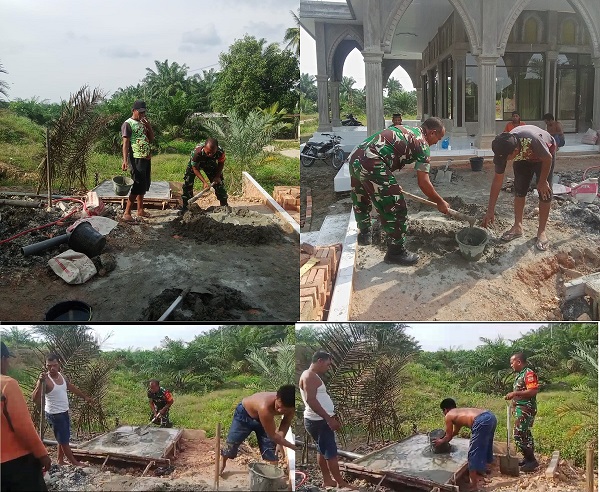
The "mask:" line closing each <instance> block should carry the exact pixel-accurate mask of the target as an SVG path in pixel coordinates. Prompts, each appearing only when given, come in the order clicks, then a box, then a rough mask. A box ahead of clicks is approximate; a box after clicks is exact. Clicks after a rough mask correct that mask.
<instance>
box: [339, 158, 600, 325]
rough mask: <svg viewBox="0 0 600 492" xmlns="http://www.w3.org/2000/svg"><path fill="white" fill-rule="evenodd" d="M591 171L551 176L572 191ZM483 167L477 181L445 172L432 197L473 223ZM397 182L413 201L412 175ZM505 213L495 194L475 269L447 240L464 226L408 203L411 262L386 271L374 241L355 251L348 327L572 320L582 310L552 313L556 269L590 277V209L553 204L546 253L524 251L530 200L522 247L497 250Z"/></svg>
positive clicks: (528, 247) (504, 199)
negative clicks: (448, 178)
mask: <svg viewBox="0 0 600 492" xmlns="http://www.w3.org/2000/svg"><path fill="white" fill-rule="evenodd" d="M595 164H596V165H597V160H590V159H583V158H582V159H581V160H577V161H573V160H571V159H570V160H569V161H568V162H562V167H561V166H559V165H557V169H558V172H559V173H560V174H562V175H563V179H564V180H569V179H572V180H573V181H576V180H577V179H576V177H577V176H579V177H581V175H582V172H583V169H585V168H587V167H589V166H592V165H595ZM491 166H492V165H491V163H490V162H487V163H486V166H485V168H484V171H482V172H472V171H471V170H470V168H469V167H467V166H456V165H455V166H453V168H454V176H453V178H452V182H451V183H445V184H441V185H439V186H436V188H437V190H438V192H439V193H440V194H441V195H442V196H443V197H444V198H445V199H446V200H448V201H449V202H450V203H451V206H452V207H453V208H455V209H457V210H459V211H463V212H465V213H467V214H469V215H475V216H476V217H477V218H479V219H481V218H482V217H483V215H484V213H485V209H486V207H487V200H488V196H489V186H490V182H491V179H492V176H493V169H492V167H491ZM568 173H569V174H568ZM399 182H400V183H401V186H402V187H403V188H404V189H405V190H406V191H409V192H412V193H415V194H421V195H422V193H420V191H419V189H418V186H417V185H416V177H415V173H414V172H413V171H410V170H404V171H402V172H401V173H400V174H399ZM596 202H597V203H598V200H597V201H596ZM512 203H513V195H512V194H511V193H507V192H504V191H502V192H501V194H500V197H499V199H498V204H497V207H496V216H497V219H496V224H495V226H494V228H493V229H491V230H490V235H491V237H490V241H489V243H488V245H487V247H486V250H485V253H484V255H483V257H482V258H481V259H480V260H479V261H477V262H469V261H467V260H465V259H464V258H463V257H462V255H461V254H460V251H459V248H458V245H457V243H456V240H455V234H456V232H458V231H459V230H460V229H462V228H464V227H466V226H467V224H466V223H460V222H457V221H454V220H450V219H447V218H446V217H444V216H442V215H441V214H439V213H438V212H437V211H436V210H435V209H431V208H428V207H426V206H422V205H418V204H417V205H415V204H414V203H412V202H409V203H408V207H409V216H410V222H409V236H408V241H407V247H408V248H409V249H410V250H411V251H415V252H418V253H419V254H420V255H421V259H420V260H419V262H418V263H417V264H416V265H415V266H413V267H400V266H393V265H388V264H386V263H384V262H383V257H384V254H385V247H384V245H383V244H382V242H383V241H382V240H381V241H380V242H379V244H374V245H371V246H366V247H362V246H360V247H359V248H358V258H357V264H356V273H355V280H354V293H353V297H352V304H351V319H353V320H415V321H419V320H446V321H454V320H471V321H477V320H531V319H538V320H562V319H576V318H577V317H578V316H579V315H580V314H581V313H582V312H585V310H586V308H587V306H579V307H578V308H577V309H572V306H571V305H570V304H569V305H567V304H561V301H560V289H561V285H562V282H563V280H565V279H566V280H569V277H568V276H567V275H568V273H569V272H568V271H567V270H565V269H572V270H576V271H578V272H580V273H581V274H584V275H585V274H589V273H593V272H597V271H600V247H599V244H600V207H598V206H597V205H596V204H593V205H584V204H577V203H575V202H574V201H573V200H572V199H566V200H554V201H553V203H552V209H551V214H550V220H549V224H548V229H547V233H548V237H549V239H550V247H549V250H548V251H547V252H540V251H537V250H536V249H535V247H534V243H535V237H536V234H535V233H536V229H537V199H534V198H533V197H531V196H529V197H528V198H527V201H526V208H525V220H524V229H525V231H524V235H523V237H521V238H518V239H516V240H514V241H512V242H510V243H505V242H503V241H501V240H500V235H501V234H502V232H503V231H505V230H507V229H508V228H509V227H510V225H511V224H512V215H513V205H512ZM375 240H376V241H375V242H376V243H377V237H376V238H375ZM565 272H566V273H565ZM571 311H572V312H571ZM573 316H574V317H573Z"/></svg>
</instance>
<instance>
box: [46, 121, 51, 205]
mask: <svg viewBox="0 0 600 492" xmlns="http://www.w3.org/2000/svg"><path fill="white" fill-rule="evenodd" d="M48 134H49V131H48V127H46V184H47V186H48V209H47V210H48V212H49V211H50V210H51V209H52V176H51V174H52V173H51V172H50V144H49V141H50V137H49V136H48Z"/></svg>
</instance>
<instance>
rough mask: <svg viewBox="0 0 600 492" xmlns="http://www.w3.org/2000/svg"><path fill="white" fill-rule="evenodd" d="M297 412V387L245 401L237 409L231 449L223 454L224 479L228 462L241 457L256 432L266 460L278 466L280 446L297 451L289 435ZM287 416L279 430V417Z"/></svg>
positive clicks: (262, 394) (230, 438)
mask: <svg viewBox="0 0 600 492" xmlns="http://www.w3.org/2000/svg"><path fill="white" fill-rule="evenodd" d="M295 411H296V387H295V386H294V385H293V384H286V385H284V386H281V387H280V388H279V389H278V390H277V392H275V391H263V392H260V393H254V394H253V395H250V396H247V397H246V398H244V399H243V400H242V401H241V403H239V404H238V406H237V407H236V409H235V412H234V414H233V421H232V422H231V427H230V428H229V433H228V434H227V445H226V446H225V447H224V448H223V449H222V450H221V458H222V459H221V472H220V474H221V476H222V475H223V472H224V471H225V465H226V464H227V460H228V459H233V458H235V457H236V456H237V454H238V450H239V447H240V445H241V444H242V443H243V442H244V441H245V440H246V439H247V438H248V436H249V435H250V434H252V432H254V433H255V434H256V439H257V441H258V447H259V449H260V454H261V456H262V459H263V460H265V461H269V462H271V463H272V464H275V465H276V464H277V463H278V461H279V460H278V459H277V452H276V448H277V446H278V445H279V446H285V447H287V448H290V449H294V450H295V449H296V446H295V445H294V444H293V443H291V442H289V441H288V440H287V439H286V438H285V435H286V434H287V431H288V430H289V428H290V425H291V423H292V420H293V419H294V413H295ZM278 415H283V418H282V419H281V423H280V424H279V429H278V428H277V427H276V425H275V417H276V416H278Z"/></svg>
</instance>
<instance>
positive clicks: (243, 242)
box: [173, 204, 284, 246]
mask: <svg viewBox="0 0 600 492" xmlns="http://www.w3.org/2000/svg"><path fill="white" fill-rule="evenodd" d="M195 205H196V204H193V205H192V206H191V207H190V210H188V211H187V212H186V213H185V214H184V215H183V216H182V217H179V218H177V219H176V220H175V222H174V224H173V228H174V230H175V234H178V235H181V236H184V237H189V238H192V239H195V240H196V241H197V242H199V243H204V242H206V243H209V244H219V243H223V242H231V243H235V244H238V245H240V246H251V245H252V246H254V245H258V244H268V243H271V242H278V241H281V240H282V239H283V237H284V233H283V231H282V230H281V228H280V227H279V225H277V223H276V222H275V221H274V220H273V219H271V218H270V217H268V216H266V215H264V214H261V213H258V212H253V211H252V210H248V209H245V208H239V209H235V210H231V208H228V207H209V208H208V209H206V210H203V209H200V208H199V207H197V206H195Z"/></svg>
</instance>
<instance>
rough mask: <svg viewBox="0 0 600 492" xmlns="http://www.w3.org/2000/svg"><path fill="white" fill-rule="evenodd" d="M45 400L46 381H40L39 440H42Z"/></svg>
mask: <svg viewBox="0 0 600 492" xmlns="http://www.w3.org/2000/svg"><path fill="white" fill-rule="evenodd" d="M45 398H46V380H45V379H44V380H43V381H42V390H41V395H40V439H44V400H45Z"/></svg>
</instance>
